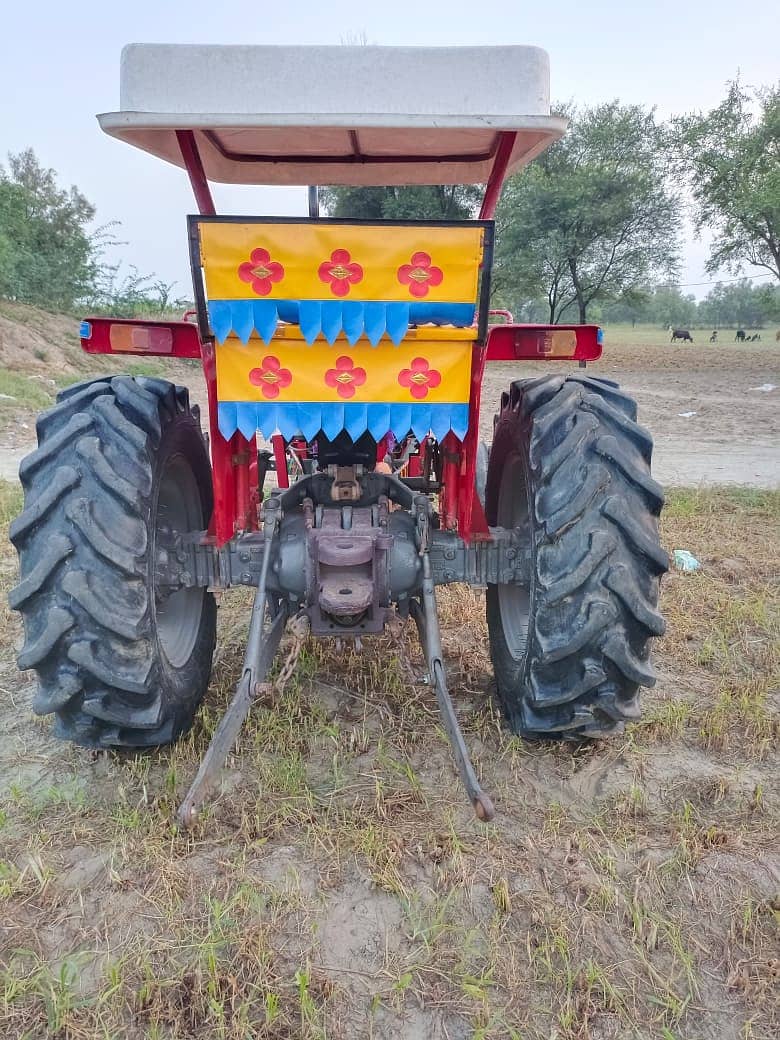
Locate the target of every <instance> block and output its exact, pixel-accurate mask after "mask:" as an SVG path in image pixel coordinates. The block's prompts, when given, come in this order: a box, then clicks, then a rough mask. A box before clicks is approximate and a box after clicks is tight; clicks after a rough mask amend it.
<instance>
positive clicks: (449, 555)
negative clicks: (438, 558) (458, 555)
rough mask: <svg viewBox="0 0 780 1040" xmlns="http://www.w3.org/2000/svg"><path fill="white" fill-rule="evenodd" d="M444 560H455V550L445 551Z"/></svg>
mask: <svg viewBox="0 0 780 1040" xmlns="http://www.w3.org/2000/svg"><path fill="white" fill-rule="evenodd" d="M444 559H445V560H454V559H455V550H454V549H445V550H444Z"/></svg>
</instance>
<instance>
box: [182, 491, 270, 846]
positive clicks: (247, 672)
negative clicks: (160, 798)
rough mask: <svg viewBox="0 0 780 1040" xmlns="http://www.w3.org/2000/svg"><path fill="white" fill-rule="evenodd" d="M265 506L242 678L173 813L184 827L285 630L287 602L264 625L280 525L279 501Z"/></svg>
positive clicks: (221, 761)
mask: <svg viewBox="0 0 780 1040" xmlns="http://www.w3.org/2000/svg"><path fill="white" fill-rule="evenodd" d="M266 510H267V512H266V521H265V524H264V525H263V534H264V543H265V544H264V549H263V565H262V569H261V571H260V581H259V582H258V585H257V592H256V593H255V601H254V603H253V605H252V615H251V617H250V620H249V635H248V638H247V644H246V653H245V654H244V668H243V671H242V673H241V679H240V680H239V683H238V685H237V686H236V692H235V693H234V694H233V699H232V701H231V702H230V704H229V705H228V708H227V711H226V712H225V714H224V715H223V716H222V718H221V719H220V722H219V725H218V726H217V728H216V730H215V732H214V736H213V737H212V738H211V743H210V744H209V746H208V749H207V750H206V754H205V755H204V756H203V760H202V761H201V763H200V768H199V769H198V773H197V775H196V777H195V779H194V780H193V781H192V784H191V786H190V789H189V791H188V792H187V794H186V795H185V797H184V801H183V802H182V803H181V805H180V806H179V811H178V813H177V814H176V815H177V819H178V821H179V823H180V824H181V826H182V827H184V828H186V829H189V828H190V827H192V826H193V825H194V824H195V821H196V820H197V818H198V812H199V810H200V808H201V806H202V805H203V802H204V801H205V799H206V796H207V795H208V793H209V791H210V790H211V788H212V786H213V784H214V781H215V780H216V778H217V775H218V774H219V771H220V770H221V769H222V767H223V766H224V764H225V762H226V760H227V757H228V755H229V754H230V751H231V749H232V748H233V746H234V745H235V742H236V738H237V737H238V734H239V732H240V730H241V727H242V726H243V724H244V721H245V720H246V717H247V715H248V714H249V709H250V708H251V706H252V701H253V700H254V696H255V691H256V687H257V684H258V683H259V682H262V680H263V679H264V678H265V676H266V675H267V674H268V670H269V669H270V667H271V662H272V661H273V658H274V654H275V653H276V650H277V648H278V646H279V642H280V640H281V638H282V633H283V632H284V625H285V621H286V620H287V607H286V604H282V606H281V607H280V609H279V612H278V613H277V614H276V616H275V617H274V619H273V621H272V622H271V624H270V625H269V626H268V628H267V629H266V628H265V610H266V604H267V601H268V592H267V588H266V584H267V581H268V568H269V564H270V560H271V548H272V545H273V538H274V535H275V533H276V531H277V529H278V526H279V515H278V514H279V504H278V502H276V501H275V500H274V499H270V500H269V502H268V505H267V506H266Z"/></svg>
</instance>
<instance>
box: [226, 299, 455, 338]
mask: <svg viewBox="0 0 780 1040" xmlns="http://www.w3.org/2000/svg"><path fill="white" fill-rule="evenodd" d="M474 312H475V308H474V305H473V304H471V303H380V302H376V303H357V302H356V301H353V300H210V301H209V322H210V324H211V328H212V331H213V333H214V335H215V336H216V338H217V342H218V343H224V342H225V340H226V339H227V338H228V336H229V335H230V334H231V332H233V333H235V335H236V336H238V338H239V339H240V340H241V342H242V343H248V342H249V337H250V336H251V335H252V333H253V332H257V334H258V336H259V337H260V339H262V340H263V341H264V342H265V343H270V342H271V337H272V336H273V334H274V332H275V331H276V325H277V322H279V321H285V322H288V323H289V324H291V325H300V328H301V333H302V334H303V338H304V339H305V340H306V342H307V343H313V342H314V341H315V340H316V339H317V337H318V336H320V335H322V336H324V338H325V339H326V340H327V341H328V343H335V342H336V337H337V336H338V335H339V334H340V333H342V332H343V333H344V334H345V335H346V337H347V340H348V341H349V342H350V343H351V344H352V345H353V346H354V344H355V343H357V341H358V340H359V339H360V338H361V336H366V337H367V338H368V341H369V342H370V343H371V346H372V347H375V346H376V345H377V344H378V343H379V341H380V339H381V338H382V336H384V335H385V333H386V334H387V335H388V336H389V337H390V339H391V340H392V341H393V343H395V344H396V346H397V345H398V344H399V343H400V342H401V341H402V340H403V338H404V336H405V335H406V333H407V332H408V331H409V326H410V325H454V326H455V327H456V328H468V326H470V325H472V324H473V322H474Z"/></svg>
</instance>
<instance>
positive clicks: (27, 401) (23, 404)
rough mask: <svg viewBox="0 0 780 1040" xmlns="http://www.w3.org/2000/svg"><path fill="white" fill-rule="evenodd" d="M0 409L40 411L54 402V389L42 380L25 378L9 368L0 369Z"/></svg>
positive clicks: (20, 373) (31, 377) (30, 377)
mask: <svg viewBox="0 0 780 1040" xmlns="http://www.w3.org/2000/svg"><path fill="white" fill-rule="evenodd" d="M0 395H2V396H0V409H3V410H8V409H19V408H25V409H34V410H35V411H40V410H41V409H42V408H48V407H49V405H50V404H51V403H52V402H53V400H54V387H51V386H49V385H48V384H47V383H45V382H44V381H43V380H42V379H36V378H35V377H33V376H26V375H24V374H23V373H22V372H14V371H13V370H12V369H10V368H0Z"/></svg>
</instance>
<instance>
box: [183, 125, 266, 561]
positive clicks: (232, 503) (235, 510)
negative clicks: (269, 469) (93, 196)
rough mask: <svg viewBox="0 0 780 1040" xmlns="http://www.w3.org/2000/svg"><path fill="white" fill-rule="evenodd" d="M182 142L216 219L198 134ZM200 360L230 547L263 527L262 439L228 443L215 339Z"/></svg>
mask: <svg viewBox="0 0 780 1040" xmlns="http://www.w3.org/2000/svg"><path fill="white" fill-rule="evenodd" d="M176 140H177V141H178V143H179V149H180V151H181V156H182V159H183V160H184V165H185V167H186V170H187V174H188V176H189V178H190V184H191V185H192V191H193V194H194V195H195V201H196V202H197V204H198V210H199V212H200V213H201V214H202V215H203V216H215V215H216V212H217V211H216V207H215V206H214V199H213V198H212V195H211V189H210V188H209V183H208V181H207V180H206V175H205V173H204V171H203V163H202V162H201V159H200V153H199V152H198V145H197V141H196V140H195V134H194V133H193V132H192V130H177V131H176ZM193 327H194V326H193ZM200 357H201V361H202V365H203V377H204V379H205V380H206V393H207V395H208V405H209V441H210V447H211V472H212V482H213V485H214V512H213V514H212V517H211V524H210V527H209V533H210V534H212V535H214V537H215V539H216V542H217V544H218V545H224V544H225V542H227V541H230V539H231V538H233V537H234V535H236V534H237V533H238V532H239V531H253V530H256V529H257V526H258V515H257V507H258V505H259V497H260V495H259V488H258V485H257V438H256V437H255V436H253V437H251V438H249V439H247V438H246V437H244V436H243V434H241V433H234V434H233V436H232V437H231V438H230V440H229V441H228V440H226V439H225V438H224V437H223V436H222V434H221V433H220V431H219V425H218V421H217V416H218V401H217V365H216V356H215V352H214V341H213V339H204V340H201V343H200Z"/></svg>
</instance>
